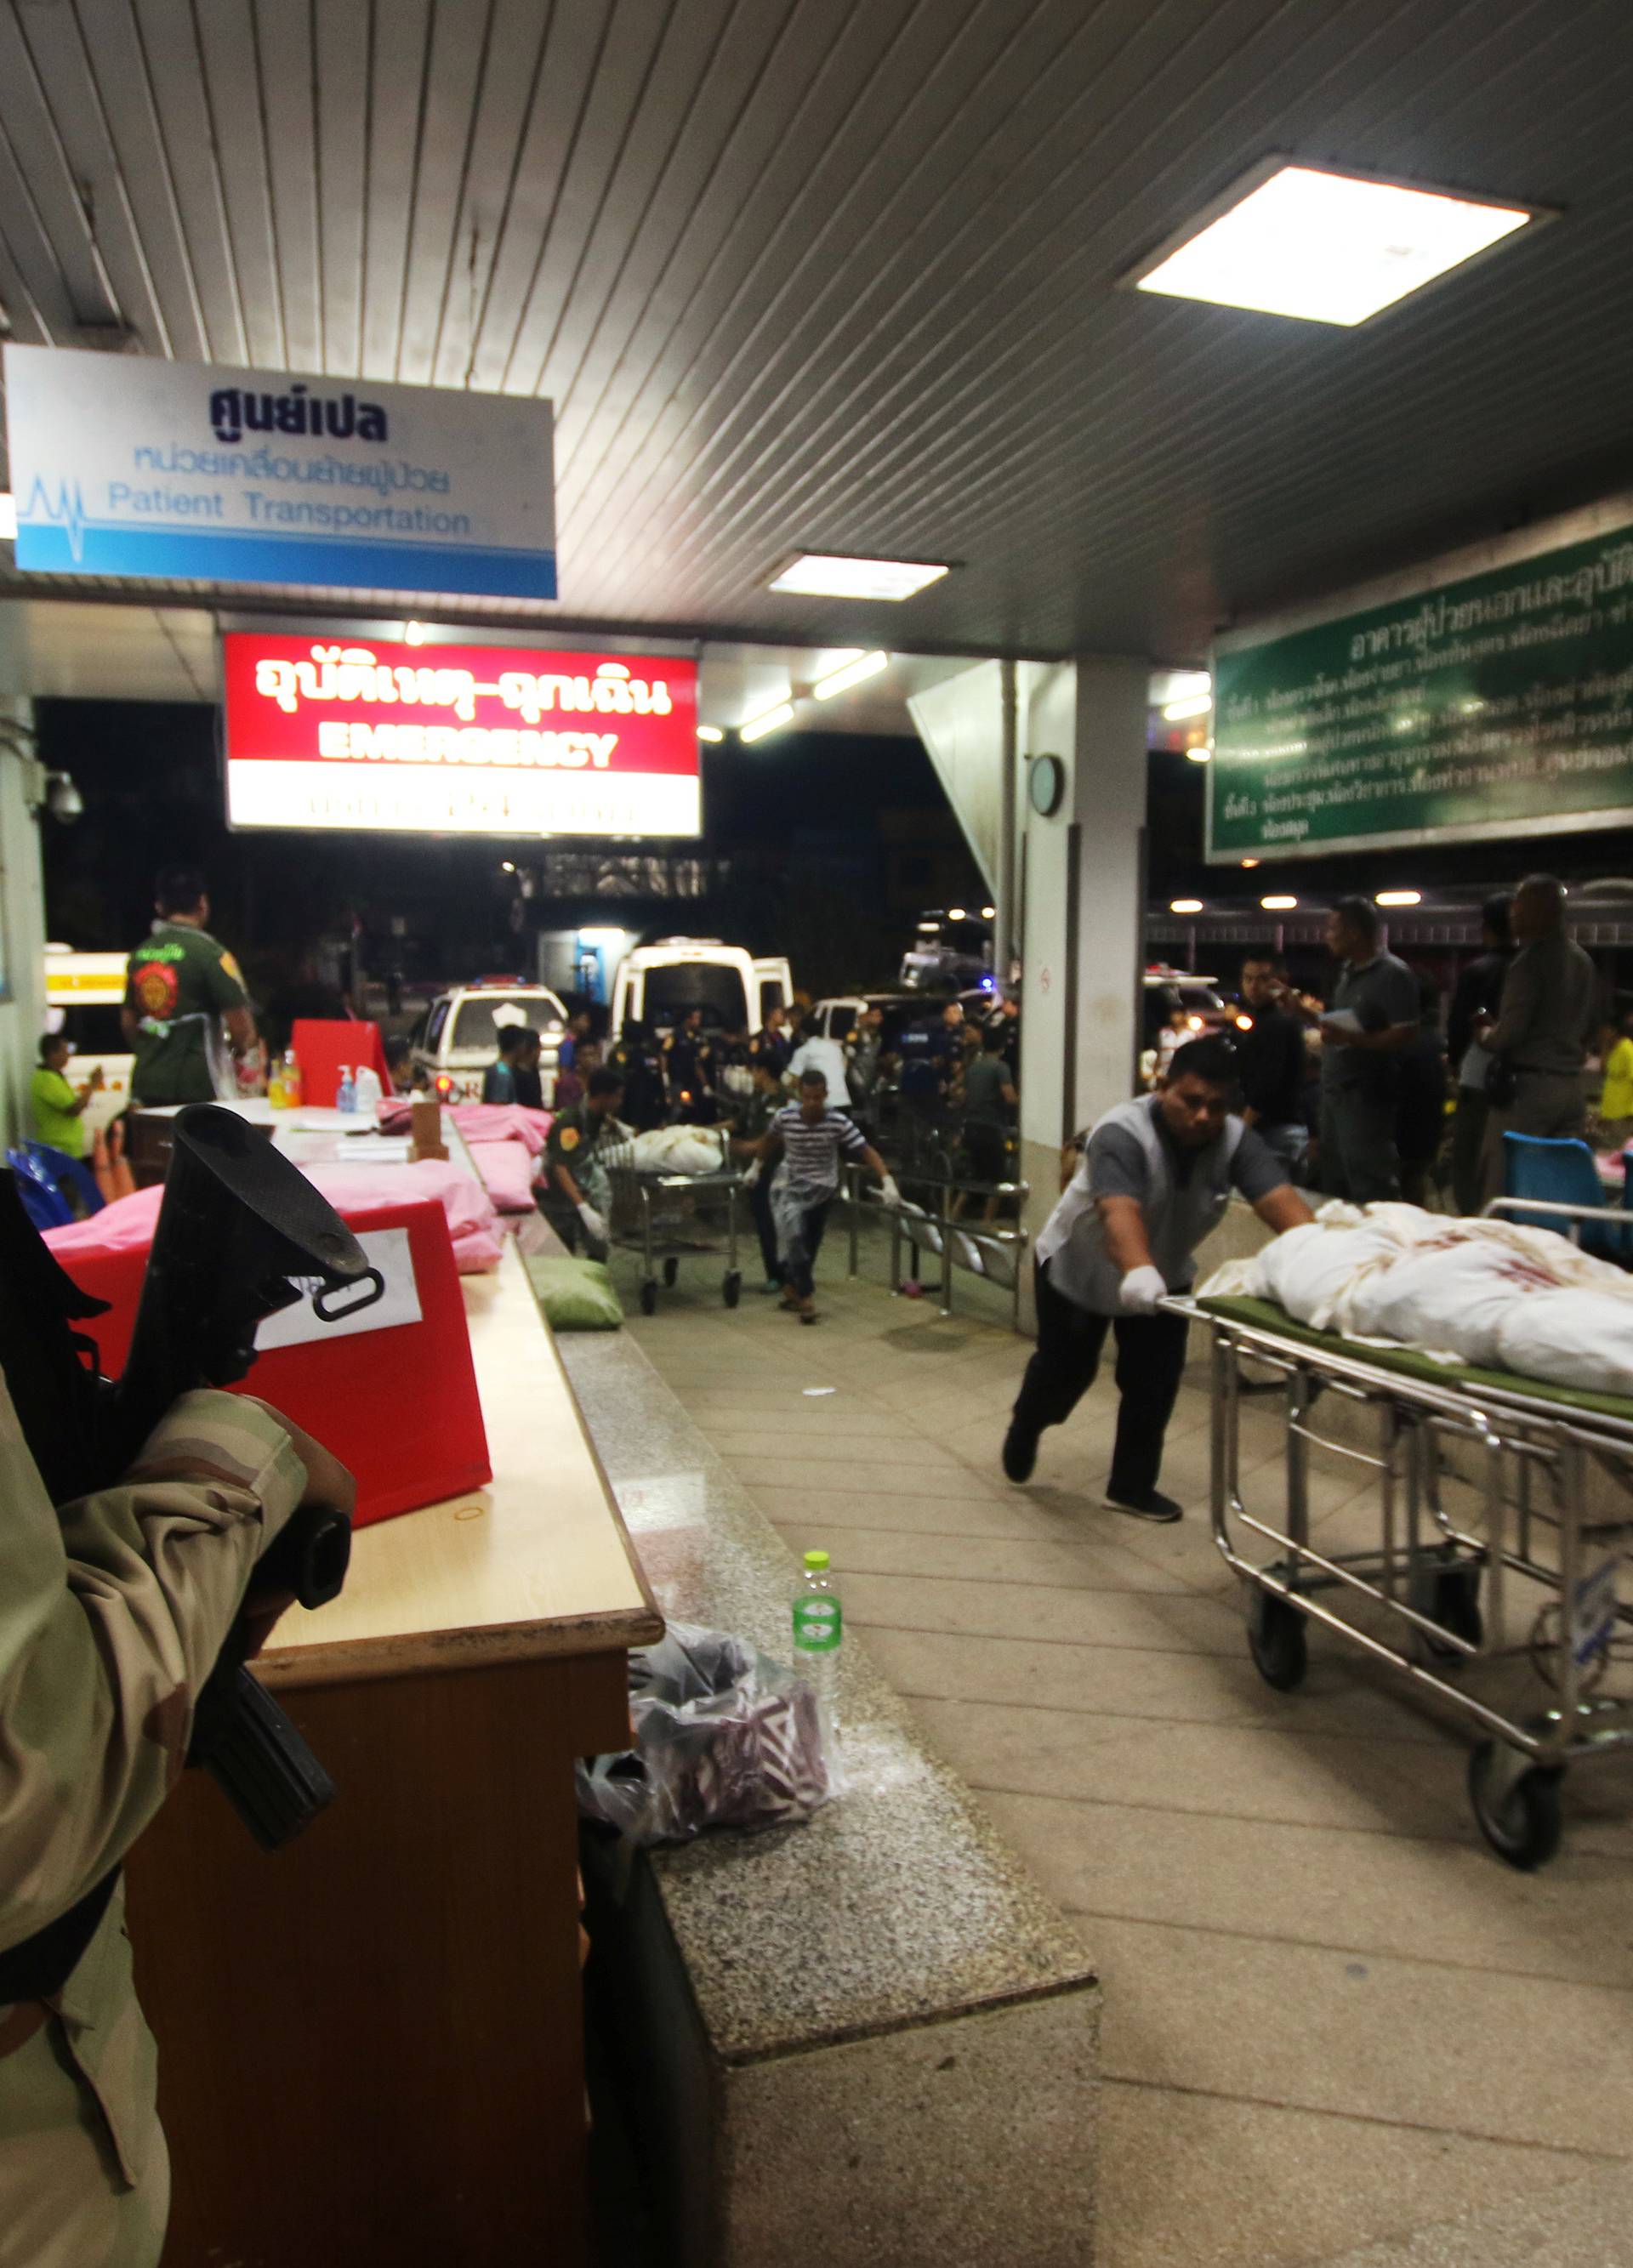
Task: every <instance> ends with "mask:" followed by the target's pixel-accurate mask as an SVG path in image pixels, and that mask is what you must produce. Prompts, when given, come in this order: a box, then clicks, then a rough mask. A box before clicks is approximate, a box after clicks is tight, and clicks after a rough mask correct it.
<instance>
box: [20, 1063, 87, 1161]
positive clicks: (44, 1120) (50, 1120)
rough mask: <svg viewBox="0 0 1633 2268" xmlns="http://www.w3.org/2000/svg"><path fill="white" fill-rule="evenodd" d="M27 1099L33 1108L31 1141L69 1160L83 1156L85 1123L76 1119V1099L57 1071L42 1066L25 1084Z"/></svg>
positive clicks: (77, 1116)
mask: <svg viewBox="0 0 1633 2268" xmlns="http://www.w3.org/2000/svg"><path fill="white" fill-rule="evenodd" d="M28 1099H29V1101H31V1102H32V1103H33V1108H34V1139H35V1141H37V1142H48V1143H49V1144H50V1145H51V1147H52V1148H53V1149H54V1150H61V1151H63V1152H64V1153H65V1154H66V1155H67V1156H69V1157H70V1158H83V1157H84V1156H85V1120H84V1119H83V1118H82V1117H81V1116H80V1115H79V1109H78V1103H79V1097H78V1095H77V1094H75V1092H74V1090H73V1087H72V1086H71V1085H70V1083H69V1081H68V1080H67V1079H64V1078H63V1074H62V1072H61V1071H48V1070H47V1069H46V1067H45V1065H44V1064H41V1066H40V1068H39V1070H38V1071H35V1073H34V1075H33V1078H32V1079H30V1080H29V1082H28Z"/></svg>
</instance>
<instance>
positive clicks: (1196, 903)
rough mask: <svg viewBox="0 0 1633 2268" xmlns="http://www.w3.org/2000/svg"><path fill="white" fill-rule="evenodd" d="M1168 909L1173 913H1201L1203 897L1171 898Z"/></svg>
mask: <svg viewBox="0 0 1633 2268" xmlns="http://www.w3.org/2000/svg"><path fill="white" fill-rule="evenodd" d="M1168 910H1169V912H1170V913H1171V914H1200V913H1201V910H1202V901H1201V898H1171V899H1170V900H1169V903H1168Z"/></svg>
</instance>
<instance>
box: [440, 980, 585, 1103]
mask: <svg viewBox="0 0 1633 2268" xmlns="http://www.w3.org/2000/svg"><path fill="white" fill-rule="evenodd" d="M506 1024H530V1025H531V1026H532V1027H533V1028H534V1030H535V1031H536V1033H537V1034H538V1035H539V1081H540V1086H541V1087H542V1090H543V1096H544V1100H545V1101H546V1102H547V1103H548V1102H549V1101H550V1098H551V1096H552V1095H553V1094H554V1093H555V1088H556V1068H557V1062H558V1057H559V1055H560V1051H561V1042H562V1038H563V1035H564V1034H565V1031H566V1028H567V1012H566V1009H565V1007H564V1006H563V1005H562V1003H561V1001H560V1000H559V998H558V997H557V995H556V994H555V993H554V992H552V991H551V990H550V987H549V986H548V985H547V984H530V983H528V982H527V980H526V979H525V978H524V977H521V976H483V977H479V978H478V979H477V982H476V983H474V984H460V985H456V986H455V987H454V990H452V991H448V992H443V993H440V994H439V995H438V997H437V998H436V999H434V1000H433V1001H432V1004H431V1005H430V1007H429V1008H427V1009H426V1011H425V1014H424V1015H423V1016H422V1017H421V1018H420V1020H419V1021H418V1023H417V1025H416V1026H415V1027H414V1030H413V1032H412V1034H411V1035H410V1047H411V1048H412V1049H413V1057H414V1069H415V1071H416V1072H417V1073H418V1074H420V1075H422V1076H423V1078H424V1079H425V1085H426V1086H427V1087H428V1088H429V1089H430V1091H431V1093H432V1094H435V1095H437V1096H439V1097H440V1099H441V1100H442V1101H444V1102H480V1101H481V1100H482V1081H483V1076H484V1073H485V1071H487V1068H488V1065H489V1064H491V1062H492V1061H493V1059H494V1057H496V1056H497V1055H498V1054H499V1031H500V1028H501V1027H502V1026H504V1025H506Z"/></svg>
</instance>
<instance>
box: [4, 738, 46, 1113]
mask: <svg viewBox="0 0 1633 2268" xmlns="http://www.w3.org/2000/svg"><path fill="white" fill-rule="evenodd" d="M32 722H33V711H32V708H31V706H30V704H29V703H27V702H26V701H22V700H17V699H11V698H7V697H5V696H0V1132H3V1133H4V1142H5V1143H6V1144H7V1145H10V1144H11V1143H13V1142H18V1141H21V1140H23V1139H24V1138H26V1137H27V1136H28V1135H30V1134H32V1133H33V1125H32V1123H31V1122H30V1116H29V1108H28V1082H29V1079H30V1076H31V1074H32V1073H33V1067H34V1063H35V1059H36V1057H37V1054H38V1050H39V1046H40V1035H41V1032H43V1031H44V1029H45V879H44V875H43V873H42V871H41V859H40V821H39V817H38V806H39V801H40V796H41V790H42V787H43V779H42V776H41V770H40V766H39V764H38V763H37V762H36V761H35V759H34V757H33V743H32V740H30V739H29V738H28V737H27V734H28V731H29V727H30V726H31V725H32Z"/></svg>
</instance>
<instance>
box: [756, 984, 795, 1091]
mask: <svg viewBox="0 0 1633 2268" xmlns="http://www.w3.org/2000/svg"><path fill="white" fill-rule="evenodd" d="M793 1053H794V1042H793V1041H792V1040H791V1039H790V1038H789V1037H788V1012H787V1009H786V1008H784V1007H783V1006H782V1005H781V1004H780V1003H778V1004H777V1005H774V1006H772V1007H771V1008H769V1009H768V1010H767V1011H766V1014H765V1029H764V1030H763V1031H758V1032H756V1034H755V1035H754V1037H753V1038H752V1039H751V1040H750V1042H749V1063H750V1068H752V1067H753V1065H755V1064H761V1063H764V1064H769V1065H770V1066H771V1070H772V1075H773V1077H775V1078H777V1079H780V1078H781V1077H782V1075H783V1073H784V1071H787V1068H788V1058H789V1057H790V1056H791V1055H792V1054H793Z"/></svg>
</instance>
